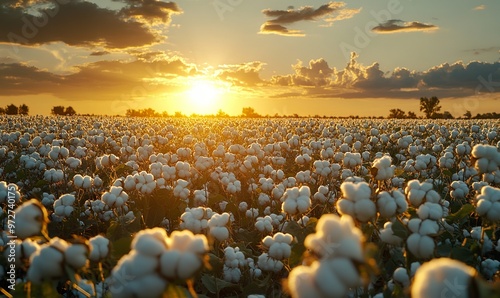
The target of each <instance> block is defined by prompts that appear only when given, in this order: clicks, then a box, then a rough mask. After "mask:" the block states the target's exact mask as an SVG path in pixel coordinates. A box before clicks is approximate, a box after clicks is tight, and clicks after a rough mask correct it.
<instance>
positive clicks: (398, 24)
mask: <svg viewBox="0 0 500 298" xmlns="http://www.w3.org/2000/svg"><path fill="white" fill-rule="evenodd" d="M436 29H438V27H437V26H436V25H432V24H425V23H420V22H404V21H402V20H388V21H387V22H385V23H382V24H379V25H378V26H375V27H373V28H372V31H373V32H377V33H397V32H412V31H432V30H436Z"/></svg>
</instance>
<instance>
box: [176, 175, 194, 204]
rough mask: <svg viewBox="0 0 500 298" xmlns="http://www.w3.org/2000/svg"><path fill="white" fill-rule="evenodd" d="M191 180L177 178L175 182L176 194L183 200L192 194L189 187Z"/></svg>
mask: <svg viewBox="0 0 500 298" xmlns="http://www.w3.org/2000/svg"><path fill="white" fill-rule="evenodd" d="M188 185H189V182H188V181H186V180H184V179H177V181H176V182H175V184H174V196H175V197H177V198H179V199H181V200H183V201H188V200H189V195H190V194H191V190H189V188H187V186H188Z"/></svg>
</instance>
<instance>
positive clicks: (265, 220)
mask: <svg viewBox="0 0 500 298" xmlns="http://www.w3.org/2000/svg"><path fill="white" fill-rule="evenodd" d="M255 228H256V229H257V230H258V231H259V232H261V233H271V232H272V231H273V224H272V218H271V217H270V216H265V217H257V221H256V222H255Z"/></svg>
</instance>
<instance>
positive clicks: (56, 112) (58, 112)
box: [50, 106, 64, 115]
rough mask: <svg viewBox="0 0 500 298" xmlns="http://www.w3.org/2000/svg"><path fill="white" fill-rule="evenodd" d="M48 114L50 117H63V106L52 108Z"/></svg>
mask: <svg viewBox="0 0 500 298" xmlns="http://www.w3.org/2000/svg"><path fill="white" fill-rule="evenodd" d="M50 113H51V114H52V115H64V106H54V107H52V110H51V111H50Z"/></svg>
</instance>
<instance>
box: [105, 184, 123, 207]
mask: <svg viewBox="0 0 500 298" xmlns="http://www.w3.org/2000/svg"><path fill="white" fill-rule="evenodd" d="M128 199H129V196H128V194H127V193H126V192H125V190H124V189H123V188H122V187H121V186H111V188H110V189H109V191H107V192H105V193H103V194H102V195H101V201H103V202H104V203H105V204H106V205H107V206H109V207H110V208H120V207H123V206H124V205H125V203H127V201H128Z"/></svg>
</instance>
